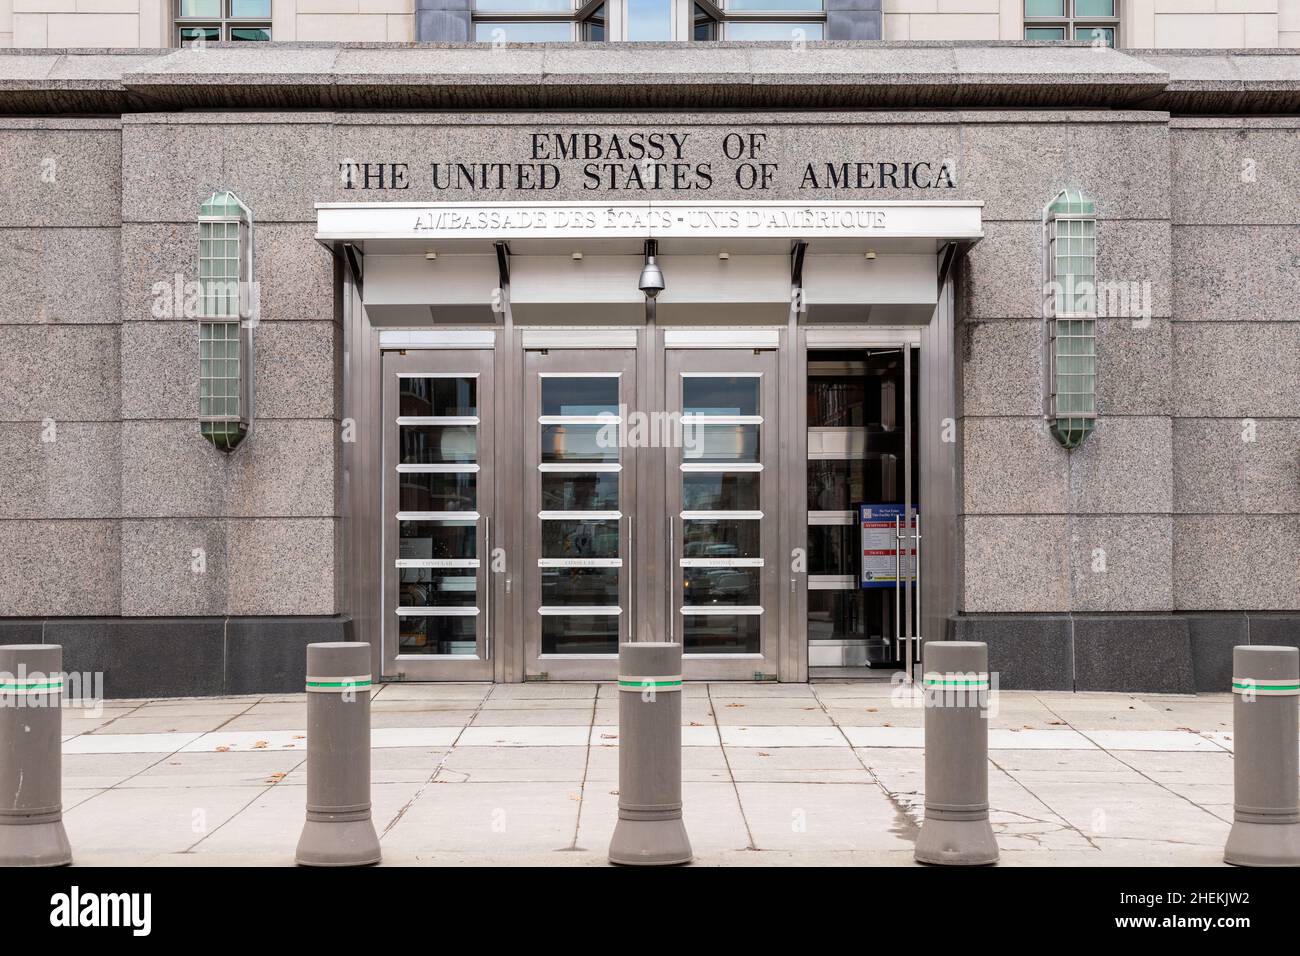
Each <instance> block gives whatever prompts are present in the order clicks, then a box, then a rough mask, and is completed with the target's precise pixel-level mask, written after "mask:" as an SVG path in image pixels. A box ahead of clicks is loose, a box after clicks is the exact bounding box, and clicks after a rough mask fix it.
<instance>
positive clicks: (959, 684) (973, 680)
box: [921, 673, 989, 690]
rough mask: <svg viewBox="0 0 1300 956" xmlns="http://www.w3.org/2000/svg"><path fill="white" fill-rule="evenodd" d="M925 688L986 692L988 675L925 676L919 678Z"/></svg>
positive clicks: (937, 674)
mask: <svg viewBox="0 0 1300 956" xmlns="http://www.w3.org/2000/svg"><path fill="white" fill-rule="evenodd" d="M921 681H922V683H924V684H925V686H926V687H936V688H940V689H945V690H946V689H952V690H988V689H989V675H988V674H939V673H933V674H926V675H924V676H923V677H922V678H921Z"/></svg>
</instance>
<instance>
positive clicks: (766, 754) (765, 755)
mask: <svg viewBox="0 0 1300 956" xmlns="http://www.w3.org/2000/svg"><path fill="white" fill-rule="evenodd" d="M758 755H759V756H760V757H770V756H772V755H771V754H768V753H763V751H761V750H760V751H759V752H758Z"/></svg>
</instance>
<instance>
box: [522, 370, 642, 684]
mask: <svg viewBox="0 0 1300 956" xmlns="http://www.w3.org/2000/svg"><path fill="white" fill-rule="evenodd" d="M635 360H636V352H635V350H632V349H592V350H590V351H574V350H561V349H540V350H532V351H529V352H527V353H526V358H525V381H526V398H525V408H524V422H523V432H524V445H523V449H522V452H523V455H524V472H525V475H524V496H523V510H522V516H523V523H524V563H523V573H524V575H525V585H524V595H523V601H524V606H523V616H524V640H525V649H524V650H525V662H526V675H527V676H529V677H534V678H537V677H541V676H543V675H545V678H546V679H547V680H566V679H587V678H590V679H609V678H611V677H613V676H615V674H616V671H617V662H618V646H619V644H620V643H621V642H622V641H626V640H632V639H634V638H633V633H632V631H633V628H634V624H633V620H634V615H633V608H632V605H631V601H632V587H631V583H630V582H631V581H632V576H633V573H634V569H633V567H632V561H633V554H634V552H633V536H634V534H635V505H636V500H637V497H636V467H635V459H636V449H635V448H633V447H631V443H630V442H628V441H627V431H626V413H627V409H628V408H630V407H632V406H633V405H634V403H635V396H636V382H635V375H636V361H635Z"/></svg>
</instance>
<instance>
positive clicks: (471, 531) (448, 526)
mask: <svg viewBox="0 0 1300 956" xmlns="http://www.w3.org/2000/svg"><path fill="white" fill-rule="evenodd" d="M475 524H476V522H474V521H473V520H469V519H465V520H462V519H459V518H458V519H455V520H448V519H442V518H437V519H415V520H401V521H398V522H397V527H398V533H399V535H400V537H401V540H400V541H399V558H402V559H407V560H409V559H416V558H428V559H434V558H436V559H440V560H446V559H449V558H460V559H468V558H475V557H477V556H478V555H477V554H476V552H477V550H478V548H477V544H478V541H477V538H478V536H477V535H476V534H475V530H476V528H475Z"/></svg>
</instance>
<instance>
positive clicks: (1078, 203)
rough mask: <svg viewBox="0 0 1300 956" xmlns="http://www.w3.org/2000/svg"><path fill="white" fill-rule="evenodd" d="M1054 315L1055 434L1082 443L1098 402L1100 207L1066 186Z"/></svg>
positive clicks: (1055, 208) (1053, 250) (1053, 249)
mask: <svg viewBox="0 0 1300 956" xmlns="http://www.w3.org/2000/svg"><path fill="white" fill-rule="evenodd" d="M1048 215H1049V217H1050V219H1049V224H1048V230H1049V231H1048V235H1049V241H1050V251H1049V260H1048V261H1049V264H1050V267H1051V272H1052V276H1051V279H1052V283H1053V284H1052V297H1051V307H1052V314H1051V315H1050V316H1049V317H1048V339H1049V341H1048V360H1049V365H1050V369H1049V371H1050V376H1051V378H1050V388H1051V394H1050V410H1049V415H1050V418H1051V420H1052V433H1053V435H1054V436H1055V437H1056V439H1057V441H1059V442H1060V443H1061V444H1062V445H1064V446H1065V447H1066V448H1071V449H1073V448H1077V447H1079V445H1080V444H1082V442H1083V440H1084V439H1085V438H1087V437H1088V435H1090V434H1091V433H1092V430H1093V427H1094V425H1095V422H1096V414H1097V401H1096V382H1097V353H1096V325H1097V320H1096V316H1097V293H1096V280H1097V221H1096V218H1095V216H1096V207H1095V205H1094V204H1093V202H1092V201H1091V200H1088V199H1086V198H1084V197H1083V196H1082V195H1080V194H1079V193H1076V192H1073V191H1067V192H1065V193H1063V194H1062V195H1061V196H1060V197H1058V198H1057V200H1056V201H1055V202H1054V203H1053V204H1052V205H1051V207H1049V210H1048Z"/></svg>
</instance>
